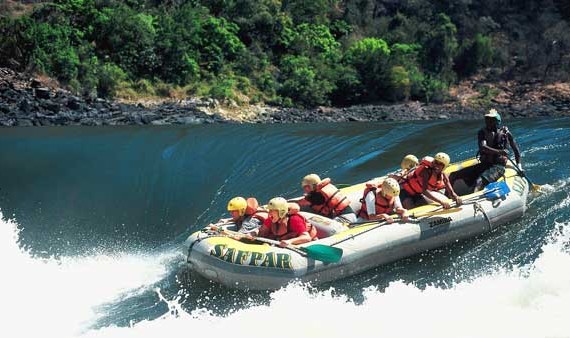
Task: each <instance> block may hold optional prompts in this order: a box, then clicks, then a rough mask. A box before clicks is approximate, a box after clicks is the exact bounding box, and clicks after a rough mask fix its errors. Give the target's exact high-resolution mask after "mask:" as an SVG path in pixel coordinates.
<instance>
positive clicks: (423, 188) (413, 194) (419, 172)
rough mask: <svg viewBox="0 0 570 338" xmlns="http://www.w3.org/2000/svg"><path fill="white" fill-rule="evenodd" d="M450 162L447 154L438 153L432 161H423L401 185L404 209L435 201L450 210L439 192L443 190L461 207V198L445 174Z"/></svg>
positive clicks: (425, 159) (424, 159)
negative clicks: (444, 170)
mask: <svg viewBox="0 0 570 338" xmlns="http://www.w3.org/2000/svg"><path fill="white" fill-rule="evenodd" d="M449 162H450V158H449V155H447V154H446V153H437V154H436V155H435V156H434V158H433V159H431V161H430V159H428V158H423V159H422V161H421V162H420V164H419V165H418V167H417V168H416V169H414V170H413V171H412V172H410V173H409V174H408V176H407V177H406V178H405V179H404V181H403V182H402V183H401V184H400V186H401V188H402V192H401V194H400V198H401V199H402V205H403V206H404V208H406V209H412V208H415V207H418V206H420V205H424V204H427V203H428V202H430V201H434V202H436V203H439V204H441V205H442V206H443V207H444V208H445V209H449V208H450V207H451V205H450V204H449V202H448V201H447V199H446V198H445V196H444V195H442V194H441V193H440V192H439V190H442V189H445V192H446V195H447V196H449V197H451V198H452V199H453V200H454V201H455V202H456V203H457V205H461V203H462V201H461V198H460V197H459V196H457V194H456V193H455V191H454V190H453V187H452V186H451V183H450V181H449V177H447V174H446V173H444V172H443V169H445V167H447V166H448V165H449Z"/></svg>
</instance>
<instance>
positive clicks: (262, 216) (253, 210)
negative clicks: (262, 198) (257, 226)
mask: <svg viewBox="0 0 570 338" xmlns="http://www.w3.org/2000/svg"><path fill="white" fill-rule="evenodd" d="M245 215H246V216H249V217H253V218H257V219H258V220H260V221H261V224H263V222H265V220H266V219H267V218H268V217H269V212H268V211H267V210H265V209H262V208H260V207H259V202H257V199H256V198H255V197H250V198H248V199H247V207H246V208H245Z"/></svg>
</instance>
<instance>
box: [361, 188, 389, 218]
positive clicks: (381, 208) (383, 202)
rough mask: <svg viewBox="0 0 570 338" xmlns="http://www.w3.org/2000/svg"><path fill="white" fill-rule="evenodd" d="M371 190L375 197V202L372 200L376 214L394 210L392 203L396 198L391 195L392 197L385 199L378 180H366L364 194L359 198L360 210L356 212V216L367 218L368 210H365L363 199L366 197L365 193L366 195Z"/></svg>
mask: <svg viewBox="0 0 570 338" xmlns="http://www.w3.org/2000/svg"><path fill="white" fill-rule="evenodd" d="M371 191H373V192H374V194H375V197H376V199H375V202H374V204H375V206H376V211H375V214H376V215H380V214H391V213H393V212H394V203H395V202H396V198H395V197H394V196H392V198H390V199H387V198H386V197H384V195H383V194H382V187H381V186H380V184H379V183H378V182H374V181H369V182H366V189H364V194H363V195H362V198H361V199H360V203H361V207H360V211H359V212H358V217H362V218H365V219H369V216H368V211H367V210H366V201H365V199H366V195H368V193H369V192H371Z"/></svg>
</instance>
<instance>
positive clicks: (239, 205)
mask: <svg viewBox="0 0 570 338" xmlns="http://www.w3.org/2000/svg"><path fill="white" fill-rule="evenodd" d="M245 208H247V201H246V200H245V198H243V197H239V196H238V197H234V198H232V199H231V200H230V201H229V202H228V211H237V212H238V214H239V215H240V216H243V215H244V214H245Z"/></svg>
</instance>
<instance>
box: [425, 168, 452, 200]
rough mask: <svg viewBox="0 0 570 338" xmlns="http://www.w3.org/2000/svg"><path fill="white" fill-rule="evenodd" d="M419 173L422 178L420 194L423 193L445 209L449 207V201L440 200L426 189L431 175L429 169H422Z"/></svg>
mask: <svg viewBox="0 0 570 338" xmlns="http://www.w3.org/2000/svg"><path fill="white" fill-rule="evenodd" d="M421 175H422V180H423V185H422V187H423V191H422V195H424V196H425V197H427V198H429V199H430V200H432V201H434V202H436V203H437V204H441V206H442V207H444V208H445V209H449V208H450V207H451V206H450V205H449V202H447V201H442V200H440V199H439V198H438V197H436V196H435V195H434V194H432V193H431V191H429V190H427V187H428V182H429V178H430V175H431V173H430V172H429V170H424V171H422V173H421Z"/></svg>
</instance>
